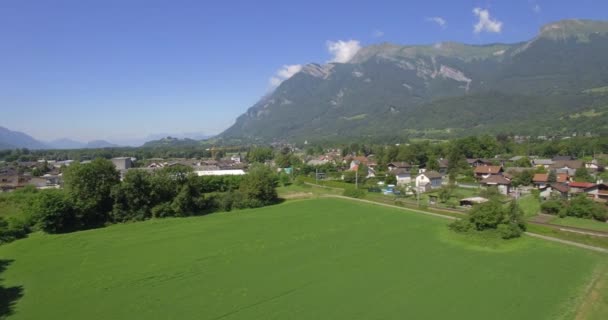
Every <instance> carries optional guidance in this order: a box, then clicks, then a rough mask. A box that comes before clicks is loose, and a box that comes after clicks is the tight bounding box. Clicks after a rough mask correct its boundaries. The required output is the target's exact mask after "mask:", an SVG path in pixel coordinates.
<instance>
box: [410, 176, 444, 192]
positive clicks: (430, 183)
mask: <svg viewBox="0 0 608 320" xmlns="http://www.w3.org/2000/svg"><path fill="white" fill-rule="evenodd" d="M441 182H442V176H441V174H440V173H439V172H437V171H426V172H424V173H421V174H419V175H418V176H417V177H416V189H417V190H420V192H425V191H428V190H430V189H437V188H441Z"/></svg>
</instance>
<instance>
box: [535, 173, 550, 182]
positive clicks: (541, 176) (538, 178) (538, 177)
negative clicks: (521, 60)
mask: <svg viewBox="0 0 608 320" xmlns="http://www.w3.org/2000/svg"><path fill="white" fill-rule="evenodd" d="M532 181H534V182H547V181H549V175H548V174H546V173H535V174H534V177H533V178H532Z"/></svg>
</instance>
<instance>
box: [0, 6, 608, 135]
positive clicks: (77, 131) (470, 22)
mask: <svg viewBox="0 0 608 320" xmlns="http://www.w3.org/2000/svg"><path fill="white" fill-rule="evenodd" d="M475 8H478V9H477V10H475ZM565 18H589V19H607V18H608V1H590V0H587V1H585V0H583V1H574V0H573V1H566V0H562V1H548V0H545V1H532V0H513V1H506V0H504V1H447V0H446V1H434V0H426V1H404V0H402V1H379V0H376V1H369V2H366V3H359V2H358V1H299V2H296V1H263V0H259V1H179V0H176V1H150V0H147V1H137V0H120V1H114V0H99V1H87V0H76V1H30V0H1V1H0V52H1V53H2V54H1V55H0V106H1V108H2V113H1V114H2V116H1V117H0V126H5V127H7V128H10V129H13V130H19V131H24V132H27V133H29V134H31V135H33V136H34V137H36V138H39V139H43V140H50V139H55V138H60V137H70V138H75V139H80V140H90V139H98V138H102V139H109V140H113V141H125V140H127V139H130V138H134V137H143V136H146V135H148V134H155V133H184V132H206V133H219V132H221V131H222V130H223V129H225V128H227V127H228V126H229V125H231V124H232V123H233V122H234V119H235V118H236V117H237V116H238V115H239V114H241V113H242V112H244V111H245V110H246V109H247V108H249V107H250V106H251V105H253V104H254V103H255V102H256V101H257V100H258V99H259V98H260V97H261V96H262V95H264V94H265V93H267V92H268V91H269V90H271V88H272V86H273V83H274V85H276V83H278V82H280V81H281V80H282V79H284V78H285V77H288V76H290V75H291V74H293V72H294V71H297V65H301V64H306V63H309V62H321V63H323V62H327V61H331V60H336V61H341V60H343V59H347V58H348V57H349V56H350V55H352V53H354V51H356V49H357V48H358V47H359V46H365V45H369V44H373V43H379V42H385V41H386V42H394V43H398V44H429V43H435V42H439V41H459V42H465V43H472V44H482V43H490V42H507V43H510V42H519V41H524V40H527V39H529V38H532V37H533V36H534V35H535V34H536V33H537V31H538V29H539V27H540V26H541V25H543V24H545V23H548V22H551V21H555V20H559V19H565ZM480 20H481V23H480ZM476 24H479V25H478V27H477V30H475V29H476V28H475V25H476ZM476 31H477V32H476ZM339 41H343V42H339ZM349 41H350V42H349ZM331 44H333V48H334V51H332V52H330V51H329V50H328V46H330V45H331ZM336 56H337V58H336ZM284 66H293V67H292V68H290V69H287V68H284ZM282 69H283V72H282V73H280V74H277V72H280V71H281V70H282ZM273 77H274V78H275V79H271V78H273Z"/></svg>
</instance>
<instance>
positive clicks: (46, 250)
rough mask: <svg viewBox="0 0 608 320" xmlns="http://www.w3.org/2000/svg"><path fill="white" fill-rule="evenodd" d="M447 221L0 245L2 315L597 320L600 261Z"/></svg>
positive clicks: (335, 208) (100, 235) (376, 211)
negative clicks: (465, 230)
mask: <svg viewBox="0 0 608 320" xmlns="http://www.w3.org/2000/svg"><path fill="white" fill-rule="evenodd" d="M301 193H305V190H304V189H303V190H301ZM448 222H449V220H445V219H442V218H437V217H433V216H427V215H421V214H417V213H413V212H407V211H405V210H402V209H393V208H387V207H381V206H378V205H374V204H365V203H359V202H354V201H351V200H344V199H329V198H316V199H297V200H290V201H287V202H285V203H283V204H280V205H276V206H271V207H266V208H260V209H250V210H242V211H235V212H230V213H217V214H211V215H208V216H203V217H193V218H181V219H163V220H151V221H146V222H140V223H132V224H122V225H115V226H111V227H107V228H103V229H98V230H90V231H83V232H76V233H71V234H65V235H45V234H40V233H37V234H33V235H31V236H30V237H29V238H28V239H23V240H18V241H16V242H13V243H10V244H7V245H3V246H0V262H1V264H0V266H1V267H0V272H1V274H0V278H1V279H2V280H1V282H0V286H1V288H0V296H2V298H3V299H4V301H3V303H2V304H1V305H0V317H2V315H4V316H7V318H8V319H41V318H44V319H133V318H145V319H370V318H383V319H404V318H411V319H445V318H447V317H449V318H450V319H535V320H536V319H574V318H579V319H602V318H605V316H606V314H607V313H606V312H608V303H607V301H606V298H607V297H608V286H607V285H606V282H607V280H606V278H605V277H606V272H605V271H606V270H607V269H606V268H607V267H608V259H606V255H605V254H601V253H595V252H592V251H588V250H583V249H580V248H575V247H570V246H565V245H561V244H556V243H551V242H547V241H544V240H540V239H534V238H531V237H527V236H525V237H523V238H521V239H516V240H512V241H503V240H499V239H491V238H488V239H470V238H469V236H463V235H459V234H455V233H452V232H451V231H449V230H448V229H447V227H446V224H447V223H448ZM9 298H10V299H11V301H9V300H8V299H9Z"/></svg>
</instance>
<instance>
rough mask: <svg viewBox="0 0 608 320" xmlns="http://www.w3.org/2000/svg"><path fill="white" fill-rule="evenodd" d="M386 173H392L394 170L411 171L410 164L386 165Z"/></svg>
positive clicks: (395, 163) (392, 163)
mask: <svg viewBox="0 0 608 320" xmlns="http://www.w3.org/2000/svg"><path fill="white" fill-rule="evenodd" d="M387 167H388V171H393V170H396V169H404V170H408V171H410V170H412V164H410V163H407V162H391V163H389V164H388V165H387Z"/></svg>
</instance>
